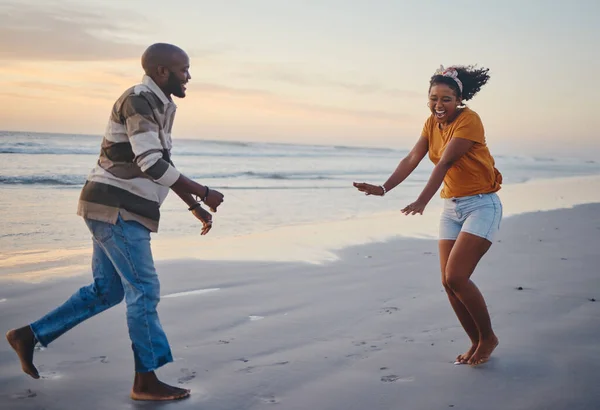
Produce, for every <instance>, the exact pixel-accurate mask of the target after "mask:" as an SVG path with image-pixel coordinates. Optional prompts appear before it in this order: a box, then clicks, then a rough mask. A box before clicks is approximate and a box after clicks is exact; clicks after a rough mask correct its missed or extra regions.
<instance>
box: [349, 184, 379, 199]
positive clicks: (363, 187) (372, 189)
mask: <svg viewBox="0 0 600 410" xmlns="http://www.w3.org/2000/svg"><path fill="white" fill-rule="evenodd" d="M352 185H354V187H355V188H356V189H358V190H359V191H360V192H364V193H365V195H377V196H383V194H384V192H383V188H382V187H380V186H379V185H371V184H367V183H366V182H354V183H353V184H352Z"/></svg>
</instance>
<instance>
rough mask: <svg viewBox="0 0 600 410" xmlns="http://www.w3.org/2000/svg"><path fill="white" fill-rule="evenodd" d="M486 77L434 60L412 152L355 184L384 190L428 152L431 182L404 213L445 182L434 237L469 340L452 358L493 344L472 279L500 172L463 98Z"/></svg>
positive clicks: (465, 358)
mask: <svg viewBox="0 0 600 410" xmlns="http://www.w3.org/2000/svg"><path fill="white" fill-rule="evenodd" d="M488 80H489V75H488V69H485V68H482V69H477V68H474V67H473V66H467V67H464V66H456V67H449V68H447V69H444V67H440V68H439V69H438V70H437V71H436V72H435V73H434V75H433V76H432V77H431V80H430V83H429V103H428V104H427V105H428V106H429V108H430V110H431V115H430V116H429V118H428V119H427V121H426V122H425V126H424V127H423V132H422V133H421V138H419V140H418V141H417V143H416V145H415V146H414V148H413V149H412V151H411V152H410V153H409V154H408V155H407V156H406V157H405V158H404V159H403V160H402V161H400V164H399V165H398V167H397V168H396V170H395V171H394V172H393V173H392V175H391V176H390V177H389V178H388V180H387V181H386V182H385V183H384V184H383V185H371V184H367V183H356V182H355V183H354V186H355V187H356V188H358V190H359V191H361V192H364V193H365V195H378V196H383V195H385V194H386V193H387V192H389V191H391V190H392V189H394V188H395V187H396V186H397V185H398V184H400V183H401V182H402V181H404V180H405V179H406V177H408V176H409V175H410V174H411V173H412V172H413V171H414V169H415V168H416V167H417V165H418V164H419V163H420V162H421V160H422V159H423V158H424V157H425V155H426V154H427V153H428V152H429V158H430V159H431V161H432V162H433V163H434V164H435V167H434V169H433V171H432V173H431V176H430V178H429V181H428V182H427V185H426V186H425V188H424V189H423V191H422V193H421V195H420V196H419V197H418V198H417V200H416V201H415V202H413V203H412V204H410V205H408V206H407V207H406V208H404V209H402V213H404V214H405V215H415V214H421V215H422V214H423V211H424V209H425V207H426V206H427V204H428V203H429V201H430V200H431V198H432V197H433V195H435V193H436V192H437V191H438V189H439V187H440V186H441V184H442V182H444V187H443V189H442V191H441V196H442V198H444V210H443V212H442V216H441V220H440V237H439V252H440V266H441V271H442V284H443V285H444V288H445V290H446V293H447V294H448V298H449V299H450V304H451V305H452V308H453V309H454V312H455V313H456V316H457V317H458V320H459V321H460V323H461V325H462V326H463V328H464V329H465V331H466V332H467V335H468V336H469V338H470V339H471V347H470V348H469V349H468V350H467V351H466V352H465V353H464V354H461V355H459V356H458V357H457V358H456V363H457V364H459V363H460V364H467V363H468V364H470V365H478V364H481V363H485V362H486V361H488V360H489V357H490V355H491V354H492V351H493V350H494V349H495V348H496V346H497V345H498V338H497V337H496V335H495V334H494V331H493V330H492V325H491V321H490V316H489V313H488V311H487V307H486V304H485V301H484V299H483V296H482V295H481V292H480V291H479V289H477V287H476V286H475V284H474V283H473V282H472V281H471V280H470V278H471V275H472V274H473V271H474V269H475V267H476V266H477V263H479V260H480V259H481V258H482V257H483V255H484V254H485V253H486V252H487V250H488V249H489V248H490V246H491V245H492V240H493V238H494V235H495V234H496V233H497V231H498V230H499V228H500V221H501V219H502V204H501V202H500V199H499V198H498V196H497V194H496V192H497V191H498V190H499V189H500V184H501V183H502V175H501V174H500V172H498V170H497V169H496V168H495V163H494V159H493V157H492V156H491V154H490V152H489V150H488V147H487V145H486V142H485V135H484V129H483V124H482V122H481V119H480V118H479V115H477V113H475V112H474V111H472V110H471V109H469V108H468V107H466V106H465V105H463V102H464V101H467V100H470V99H471V98H473V96H475V94H477V92H479V90H480V89H481V87H482V86H483V85H484V84H485V83H486V82H487V81H488Z"/></svg>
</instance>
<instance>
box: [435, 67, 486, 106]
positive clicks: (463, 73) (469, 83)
mask: <svg viewBox="0 0 600 410" xmlns="http://www.w3.org/2000/svg"><path fill="white" fill-rule="evenodd" d="M452 68H454V69H455V70H456V71H457V72H458V79H459V80H460V81H461V82H462V84H463V91H462V93H461V92H460V89H459V88H458V84H457V83H456V81H454V80H453V79H452V78H451V77H445V76H443V75H434V76H432V77H431V80H430V81H429V89H430V90H431V87H433V86H434V85H436V84H446V85H447V86H448V87H450V88H452V90H454V92H455V93H456V96H457V97H458V98H461V99H462V100H463V101H468V100H470V99H471V98H473V97H474V96H475V94H477V93H478V92H479V90H481V87H483V86H484V85H485V84H486V83H487V82H488V80H489V79H490V76H489V75H488V71H490V70H489V69H488V68H476V67H475V66H472V65H469V66H452Z"/></svg>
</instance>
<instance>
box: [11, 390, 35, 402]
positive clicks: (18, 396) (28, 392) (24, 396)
mask: <svg viewBox="0 0 600 410" xmlns="http://www.w3.org/2000/svg"><path fill="white" fill-rule="evenodd" d="M35 396H37V393H36V392H34V391H32V390H31V389H27V390H25V391H24V392H23V393H17V394H13V395H12V398H13V399H19V400H22V399H32V398H34V397H35Z"/></svg>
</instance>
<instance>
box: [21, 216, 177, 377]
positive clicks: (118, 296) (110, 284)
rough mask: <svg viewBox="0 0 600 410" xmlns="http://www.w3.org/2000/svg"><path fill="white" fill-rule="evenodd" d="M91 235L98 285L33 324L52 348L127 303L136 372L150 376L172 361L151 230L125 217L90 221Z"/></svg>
mask: <svg viewBox="0 0 600 410" xmlns="http://www.w3.org/2000/svg"><path fill="white" fill-rule="evenodd" d="M85 222H86V224H87V226H88V228H89V230H90V232H91V233H92V239H93V243H94V252H93V257H92V271H93V277H94V283H92V284H91V285H88V286H85V287H82V288H81V289H79V290H78V291H77V292H75V293H74V294H73V295H72V296H71V297H70V298H69V300H67V301H66V302H65V303H64V304H62V305H61V306H59V307H58V308H56V309H54V310H53V311H52V312H50V313H48V314H47V315H46V316H44V317H42V318H41V319H39V320H38V321H36V322H34V323H32V324H31V325H30V327H31V330H32V331H33V333H34V335H35V338H36V339H37V340H38V342H39V343H40V344H41V345H42V346H47V345H48V344H49V343H51V342H52V341H54V340H55V339H56V338H58V337H59V336H61V335H62V334H63V333H65V332H67V331H68V330H70V329H72V328H73V327H75V326H76V325H78V324H79V323H81V322H83V321H84V320H86V319H89V318H90V317H92V316H94V315H97V314H98V313H100V312H103V311H105V310H106V309H108V308H111V307H113V306H115V305H117V304H119V303H120V302H121V301H122V300H123V298H125V301H126V303H127V326H128V328H129V337H130V339H131V342H132V348H133V357H134V360H135V371H136V372H149V371H152V370H155V369H157V368H159V367H161V366H163V365H165V364H167V363H169V362H172V361H173V357H172V355H171V349H170V348H169V342H168V341H167V337H166V335H165V332H164V331H163V329H162V326H161V324H160V321H159V320H158V313H157V311H156V307H157V305H158V301H159V299H160V284H159V281H158V275H157V274H156V270H155V269H154V261H153V259H152V252H151V248H150V231H149V230H148V229H146V228H145V227H144V226H142V225H141V224H139V223H137V222H134V221H124V220H123V219H122V218H121V217H120V216H119V218H118V220H117V223H116V224H115V225H112V224H109V223H106V222H100V221H94V220H89V219H85Z"/></svg>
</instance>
